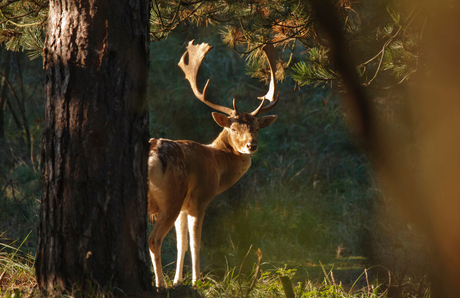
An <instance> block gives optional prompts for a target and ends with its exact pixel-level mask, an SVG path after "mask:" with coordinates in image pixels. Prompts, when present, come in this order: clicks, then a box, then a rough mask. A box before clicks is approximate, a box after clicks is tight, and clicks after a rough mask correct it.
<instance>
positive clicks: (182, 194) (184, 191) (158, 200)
mask: <svg viewBox="0 0 460 298" xmlns="http://www.w3.org/2000/svg"><path fill="white" fill-rule="evenodd" d="M213 151H214V150H213V149H212V148H210V147H208V146H205V145H202V144H199V143H196V142H193V141H172V140H167V139H151V140H150V152H149V164H148V166H149V213H151V214H155V213H157V212H158V211H159V208H161V207H162V206H163V205H164V204H168V202H169V201H174V202H180V204H181V205H184V200H185V199H190V198H191V199H193V198H194V197H198V196H212V197H214V196H215V195H216V194H217V193H216V192H217V190H218V184H219V177H220V175H219V170H218V167H217V164H216V162H215V156H214V152H213ZM173 197H174V198H173ZM212 197H211V198H210V199H212ZM185 203H186V202H185Z"/></svg>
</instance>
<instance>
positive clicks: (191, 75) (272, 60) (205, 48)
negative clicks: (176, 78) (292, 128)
mask: <svg viewBox="0 0 460 298" xmlns="http://www.w3.org/2000/svg"><path fill="white" fill-rule="evenodd" d="M193 41H194V40H192V41H190V42H189V44H188V46H187V51H186V52H185V53H184V55H182V58H181V59H180V61H179V66H180V68H181V69H182V70H183V71H184V73H185V78H186V79H187V80H188V81H189V82H190V86H191V87H192V90H193V93H194V94H195V96H196V97H197V98H198V99H199V100H200V101H202V102H203V103H205V104H206V105H208V106H209V107H211V108H213V109H215V110H217V111H220V112H222V113H225V114H227V115H230V116H235V115H236V114H237V113H238V110H237V108H236V102H235V99H233V109H231V108H228V107H224V106H221V105H218V104H214V103H212V102H210V101H208V100H207V98H206V92H207V90H208V84H209V80H208V81H207V82H206V85H205V86H204V89H203V92H202V93H201V92H200V91H199V90H198V86H197V84H196V77H197V74H198V69H199V68H200V65H201V62H203V59H204V57H205V56H206V54H207V53H208V52H209V51H210V50H212V48H213V47H212V46H210V45H209V44H207V43H202V44H200V45H194V44H193ZM262 50H263V51H264V53H265V56H266V57H267V59H268V64H269V66H270V89H269V90H268V93H267V94H266V95H265V96H263V97H259V99H260V100H262V103H261V104H260V105H259V107H258V108H257V109H255V110H254V111H253V112H251V115H253V116H257V114H259V113H264V112H268V111H270V110H271V109H273V108H274V107H275V106H276V105H277V104H278V101H279V95H278V96H277V98H276V99H275V93H276V82H275V71H276V52H275V48H274V47H273V45H271V44H267V45H265V46H264V47H263V49H262ZM266 100H268V101H270V104H269V105H268V106H266V107H264V106H263V105H264V103H265V101H266Z"/></svg>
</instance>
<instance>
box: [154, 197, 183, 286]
mask: <svg viewBox="0 0 460 298" xmlns="http://www.w3.org/2000/svg"><path fill="white" fill-rule="evenodd" d="M154 196H155V201H156V204H157V205H158V207H159V208H158V209H159V211H158V213H157V214H156V220H155V226H154V227H153V231H152V233H151V234H150V236H149V248H150V256H151V258H152V263H153V267H154V271H155V285H156V286H157V287H165V282H164V278H163V267H162V263H161V245H162V243H163V239H164V237H165V236H166V234H167V233H168V232H169V231H170V230H171V228H172V226H173V225H174V222H175V221H176V219H177V217H178V216H179V213H180V210H181V208H182V202H183V200H184V197H185V194H183V193H180V192H179V191H178V190H177V189H176V190H172V189H170V190H169V191H168V192H160V191H159V190H157V191H156V192H155V193H154Z"/></svg>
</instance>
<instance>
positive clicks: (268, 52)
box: [251, 44, 280, 116]
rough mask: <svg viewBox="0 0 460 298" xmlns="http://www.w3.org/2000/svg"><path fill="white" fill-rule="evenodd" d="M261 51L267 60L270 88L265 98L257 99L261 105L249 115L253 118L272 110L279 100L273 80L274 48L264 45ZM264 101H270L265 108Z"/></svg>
mask: <svg viewBox="0 0 460 298" xmlns="http://www.w3.org/2000/svg"><path fill="white" fill-rule="evenodd" d="M262 50H263V51H264V53H265V57H267V60H268V65H269V67H270V88H269V90H268V92H267V94H265V96H262V97H258V99H260V100H262V103H261V104H260V106H259V107H258V108H257V109H256V110H255V111H254V112H252V113H251V115H253V116H257V114H259V113H265V112H268V111H270V110H271V109H273V108H274V107H275V106H276V105H277V104H278V101H279V99H280V97H279V93H278V94H277V95H276V98H275V94H276V80H275V72H276V51H275V47H274V46H273V45H272V44H266V45H265V46H264V47H263V48H262ZM265 100H268V101H270V104H269V105H268V106H266V107H264V106H263V105H264V102H265Z"/></svg>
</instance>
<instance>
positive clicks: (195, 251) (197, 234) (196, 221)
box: [188, 211, 204, 284]
mask: <svg viewBox="0 0 460 298" xmlns="http://www.w3.org/2000/svg"><path fill="white" fill-rule="evenodd" d="M203 219H204V211H203V212H198V213H197V214H196V215H188V229H189V233H190V253H191V255H192V284H195V282H196V281H197V280H198V279H200V245H201V228H202V226H203Z"/></svg>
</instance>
